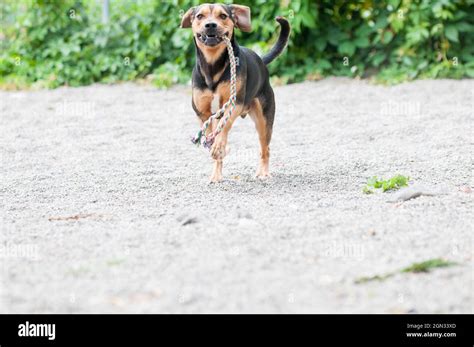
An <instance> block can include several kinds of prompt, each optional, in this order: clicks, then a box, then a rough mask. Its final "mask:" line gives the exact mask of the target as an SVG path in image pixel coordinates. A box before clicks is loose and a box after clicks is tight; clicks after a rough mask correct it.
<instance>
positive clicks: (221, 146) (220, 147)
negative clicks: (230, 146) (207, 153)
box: [211, 137, 227, 160]
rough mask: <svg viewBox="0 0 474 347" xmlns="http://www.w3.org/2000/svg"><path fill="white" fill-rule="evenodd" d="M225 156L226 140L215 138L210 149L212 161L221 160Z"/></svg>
mask: <svg viewBox="0 0 474 347" xmlns="http://www.w3.org/2000/svg"><path fill="white" fill-rule="evenodd" d="M226 154H227V140H225V139H223V138H220V137H217V138H216V140H215V141H214V143H213V144H212V147H211V157H212V159H214V160H222V159H223V158H224V157H225V156H226Z"/></svg>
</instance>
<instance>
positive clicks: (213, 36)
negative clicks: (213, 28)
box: [197, 33, 227, 47]
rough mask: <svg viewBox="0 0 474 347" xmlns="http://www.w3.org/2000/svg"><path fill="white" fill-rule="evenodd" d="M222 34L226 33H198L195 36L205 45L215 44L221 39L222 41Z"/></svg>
mask: <svg viewBox="0 0 474 347" xmlns="http://www.w3.org/2000/svg"><path fill="white" fill-rule="evenodd" d="M224 36H227V34H221V35H219V34H217V33H198V34H197V38H198V40H199V41H201V42H202V43H204V44H205V45H206V46H211V47H212V46H217V45H218V44H220V43H221V42H222V41H224Z"/></svg>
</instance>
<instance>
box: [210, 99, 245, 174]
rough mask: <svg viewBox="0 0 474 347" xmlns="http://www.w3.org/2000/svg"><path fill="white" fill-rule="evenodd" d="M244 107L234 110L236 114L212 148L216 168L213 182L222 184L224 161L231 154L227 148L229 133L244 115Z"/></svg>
mask: <svg viewBox="0 0 474 347" xmlns="http://www.w3.org/2000/svg"><path fill="white" fill-rule="evenodd" d="M242 109H243V108H242V107H241V106H237V107H236V108H235V109H234V112H233V113H232V115H231V116H230V118H229V120H228V121H227V123H226V125H225V126H224V128H223V129H222V131H221V132H220V133H219V134H218V135H217V136H216V138H215V139H214V143H213V145H212V147H211V157H212V158H213V159H214V168H213V170H212V174H211V178H210V181H211V182H220V181H222V166H223V160H224V157H225V156H226V154H227V153H228V152H229V150H228V147H227V138H228V136H229V131H230V129H231V128H232V125H233V124H234V122H235V120H236V119H237V118H238V117H239V116H240V114H241V113H242ZM213 128H214V129H216V128H217V122H216V124H214V126H213Z"/></svg>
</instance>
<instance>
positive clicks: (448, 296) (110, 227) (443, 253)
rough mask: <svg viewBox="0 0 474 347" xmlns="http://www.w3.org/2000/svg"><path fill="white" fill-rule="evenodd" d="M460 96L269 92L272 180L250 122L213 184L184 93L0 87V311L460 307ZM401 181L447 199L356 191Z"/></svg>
mask: <svg viewBox="0 0 474 347" xmlns="http://www.w3.org/2000/svg"><path fill="white" fill-rule="evenodd" d="M473 88H474V83H473V81H472V80H462V81H451V80H436V81H431V80H427V81H416V82H413V83H406V84H401V85H397V86H393V87H384V86H375V85H371V84H370V83H368V82H366V81H357V80H348V79H337V78H332V79H326V80H323V81H320V82H312V83H309V82H307V83H302V84H294V85H289V86H284V87H277V88H275V93H276V100H277V108H278V110H277V115H276V122H275V128H274V135H273V140H272V145H271V148H272V158H271V171H272V175H273V177H272V178H271V179H270V180H267V181H259V180H257V179H255V178H254V173H255V170H256V167H257V163H258V141H257V136H256V132H255V130H254V127H253V123H252V121H251V120H250V119H249V118H246V119H239V120H237V122H236V124H235V126H234V128H233V130H232V131H231V135H230V140H229V141H230V143H229V144H230V153H229V155H228V157H227V158H226V161H225V164H224V182H222V183H220V184H208V177H209V175H210V173H211V166H212V160H211V159H210V157H209V154H208V152H207V151H206V150H204V149H201V148H196V147H194V146H193V145H192V144H190V142H189V138H190V136H191V135H193V134H194V133H195V131H196V130H197V121H196V118H195V116H194V114H193V112H192V109H191V99H190V98H191V94H190V88H189V87H176V88H173V89H171V90H168V91H159V90H156V89H153V88H151V87H147V86H139V85H134V84H122V85H113V86H107V85H93V86H88V87H82V88H66V87H65V88H59V89H56V90H50V91H48V90H41V91H19V92H0V102H1V104H0V111H1V118H0V119H1V120H0V121H1V123H0V126H1V128H0V129H1V133H0V134H1V137H0V145H1V147H0V150H1V152H0V153H1V160H2V165H1V171H0V175H1V176H0V179H1V181H0V195H1V201H0V203H1V215H0V228H1V233H0V311H1V312H15V313H17V312H38V313H40V312H41V313H48V312H80V313H83V312H113V313H118V312H137V313H141V312H165V313H166V312H260V313H263V312H276V313H279V312H290V313H293V312H318V313H363V312H370V313H372V312H383V313H392V312H395V313H404V312H419V313H421V312H423V313H431V312H434V313H436V312H443V313H461V312H462V313H467V312H471V313H472V312H473V311H474V310H473V292H474V290H473V260H474V257H473V248H474V244H473V230H472V225H473V218H472V217H473V215H472V207H473V194H472V187H473V185H474V182H473V178H472V169H473V165H472V164H473V162H472V139H473V138H474V136H473V135H474V134H473V119H472V116H473V105H474V101H473V99H474V92H473ZM397 173H400V174H405V175H409V176H410V177H411V180H412V182H413V183H418V184H423V185H424V186H426V187H428V188H430V189H432V190H435V191H438V190H441V191H443V194H439V195H434V196H420V197H418V198H416V199H411V200H408V201H405V202H398V203H390V202H388V201H389V200H390V196H391V195H393V193H383V194H382V193H377V194H372V195H365V194H363V193H362V187H363V186H364V183H365V182H366V181H367V178H369V177H371V176H373V175H378V176H382V177H390V176H392V175H395V174H397ZM433 258H444V259H446V260H450V261H454V262H457V265H456V266H451V267H447V268H439V269H434V270H432V271H430V272H428V273H403V274H402V273H399V274H397V275H395V276H393V277H390V278H387V279H386V280H384V281H369V282H366V283H360V284H356V283H355V281H356V280H357V279H359V278H361V277H367V276H375V275H383V274H384V273H388V272H392V271H396V270H399V269H401V268H404V267H406V266H409V265H411V264H413V263H416V262H421V261H425V260H429V259H433Z"/></svg>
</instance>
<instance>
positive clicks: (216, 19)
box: [181, 4, 252, 47]
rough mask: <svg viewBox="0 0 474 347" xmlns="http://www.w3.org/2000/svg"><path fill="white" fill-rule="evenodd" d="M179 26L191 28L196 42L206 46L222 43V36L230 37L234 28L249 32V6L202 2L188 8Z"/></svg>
mask: <svg viewBox="0 0 474 347" xmlns="http://www.w3.org/2000/svg"><path fill="white" fill-rule="evenodd" d="M181 28H192V30H193V33H194V37H195V38H196V42H197V43H198V44H199V45H203V46H206V47H216V46H218V45H221V44H222V43H223V37H224V36H227V37H228V38H229V39H230V38H232V36H233V33H234V29H235V28H238V29H240V30H242V31H246V32H249V31H251V30H252V27H251V22H250V8H249V7H247V6H241V5H223V4H203V5H200V6H196V7H192V8H190V9H189V10H188V11H187V12H186V13H185V14H184V16H183V18H182V20H181Z"/></svg>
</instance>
